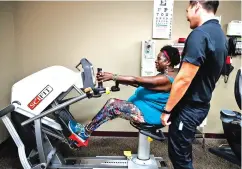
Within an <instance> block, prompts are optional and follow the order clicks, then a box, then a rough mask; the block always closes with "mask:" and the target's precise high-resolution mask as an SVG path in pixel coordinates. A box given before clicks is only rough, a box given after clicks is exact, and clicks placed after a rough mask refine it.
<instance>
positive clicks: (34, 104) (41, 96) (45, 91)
mask: <svg viewBox="0 0 242 169" xmlns="http://www.w3.org/2000/svg"><path fill="white" fill-rule="evenodd" d="M52 91H53V88H52V87H51V86H50V85H47V86H46V87H45V88H44V89H43V90H42V91H41V92H40V93H39V94H38V95H37V96H36V97H35V98H34V99H33V100H32V101H31V102H30V103H29V104H28V107H29V108H30V109H31V110H33V109H35V107H37V106H38V104H40V102H41V101H42V100H44V99H45V98H46V97H47V96H48V95H49V94H50V93H51V92H52Z"/></svg>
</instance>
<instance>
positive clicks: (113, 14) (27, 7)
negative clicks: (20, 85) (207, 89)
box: [0, 1, 241, 133]
mask: <svg viewBox="0 0 242 169" xmlns="http://www.w3.org/2000/svg"><path fill="white" fill-rule="evenodd" d="M220 3H221V4H220V7H219V10H218V15H222V27H223V29H224V30H225V31H226V25H227V23H228V22H229V21H231V20H234V19H241V10H240V6H241V2H238V1H229V2H228V1H221V2H220ZM187 4H188V2H185V1H175V6H174V15H173V16H174V18H173V34H172V40H157V41H156V42H157V43H156V44H157V45H156V52H157V53H158V51H159V49H160V48H161V47H162V46H163V45H165V44H169V43H171V42H174V41H176V40H177V39H178V38H179V37H187V35H188V34H189V33H190V31H191V30H190V29H189V24H188V22H187V21H186V19H185V16H186V7H187ZM14 5H15V7H16V8H15V10H14V37H12V39H14V38H15V44H16V46H15V48H13V49H14V50H15V51H16V55H14V57H10V56H12V53H11V50H9V52H10V53H11V54H9V57H8V58H5V60H4V65H7V68H8V69H9V71H8V72H10V75H11V73H12V71H13V70H12V69H11V70H10V66H9V61H10V60H16V63H18V69H17V73H16V78H15V81H17V80H20V79H21V78H23V77H25V76H27V75H29V74H32V73H33V72H35V71H38V70H40V69H43V68H45V67H47V66H51V65H56V64H59V65H63V66H66V67H68V68H71V69H73V70H74V67H75V65H76V64H77V63H78V62H79V60H80V59H81V58H82V57H86V58H88V59H89V60H90V61H91V62H92V63H93V64H94V66H95V68H97V67H102V68H103V70H104V71H110V72H115V73H119V74H129V75H137V76H138V75H140V57H141V41H142V40H147V39H151V37H152V16H153V13H152V12H153V1H115V2H114V1H105V2H104V1H103V2H101V1H95V2H93V1H90V2H83V1H79V2H14ZM10 15H11V14H10V13H9V17H10ZM11 16H12V15H11ZM10 18H11V17H10ZM7 23H8V24H9V25H10V26H9V27H10V28H12V29H5V31H9V30H13V23H12V19H10V20H8V22H7ZM5 26H6V25H5ZM10 32H11V31H10ZM5 36H6V35H5ZM10 37H11V36H10ZM7 38H9V36H7V37H5V38H4V40H2V42H5V41H6V39H7ZM0 41H1V40H0ZM11 42H13V41H11ZM8 43H10V42H8ZM5 45H6V44H5ZM9 46H12V45H9ZM2 63H3V62H2ZM234 63H235V70H234V72H233V73H232V75H231V79H230V81H229V83H227V84H224V83H223V82H222V81H220V82H219V83H218V85H217V89H216V91H215V92H214V95H213V99H212V105H211V111H210V113H209V117H208V125H207V126H206V129H205V132H209V133H222V132H223V131H222V126H221V122H220V119H219V115H220V114H219V111H220V109H221V108H229V109H233V110H237V109H238V108H237V105H236V103H235V100H234V99H233V98H234V96H233V84H234V76H235V73H236V70H237V69H238V67H239V66H240V64H239V63H240V59H239V58H237V59H234ZM15 70H16V69H15ZM9 77H14V76H13V74H12V76H9ZM221 80H223V79H221ZM10 81H11V80H10ZM10 81H9V83H10ZM7 84H8V83H7ZM7 84H4V85H6V86H8V85H7ZM107 85H112V83H107ZM8 88H9V86H8ZM121 89H122V91H121V92H118V93H113V94H111V95H109V96H105V97H102V98H99V99H91V100H85V101H82V102H80V103H77V104H75V105H74V106H73V107H72V108H71V110H72V112H73V114H74V116H75V118H76V119H78V120H79V121H80V122H83V123H85V122H88V121H89V120H91V118H92V117H93V116H94V115H95V114H96V113H97V112H98V111H99V110H100V108H101V107H102V106H103V105H104V103H105V102H106V100H107V99H108V98H110V97H117V98H120V99H127V98H128V97H129V96H130V95H131V94H132V92H133V91H134V90H133V88H130V87H122V88H121ZM7 90H8V89H7ZM6 95H7V93H6ZM4 99H5V101H7V100H6V97H4ZM98 130H107V131H136V130H135V129H134V128H133V127H131V126H130V125H129V122H127V121H125V120H121V119H118V120H113V121H111V122H109V123H106V124H104V125H103V126H101V127H100V128H99V129H98Z"/></svg>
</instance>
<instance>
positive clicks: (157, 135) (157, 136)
mask: <svg viewBox="0 0 242 169" xmlns="http://www.w3.org/2000/svg"><path fill="white" fill-rule="evenodd" d="M140 133H141V134H144V135H146V136H149V137H151V138H153V139H155V140H158V141H164V140H166V137H165V135H164V134H163V132H162V131H160V130H159V132H156V133H151V132H149V131H144V130H140Z"/></svg>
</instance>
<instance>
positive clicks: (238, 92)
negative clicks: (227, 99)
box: [234, 69, 242, 110]
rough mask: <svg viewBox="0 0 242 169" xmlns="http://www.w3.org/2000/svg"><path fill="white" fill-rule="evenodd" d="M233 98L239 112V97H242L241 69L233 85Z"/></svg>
mask: <svg viewBox="0 0 242 169" xmlns="http://www.w3.org/2000/svg"><path fill="white" fill-rule="evenodd" d="M234 96H235V100H236V102H237V104H238V106H239V108H240V110H241V97H242V76H241V69H239V70H238V72H237V74H236V78H235V83H234Z"/></svg>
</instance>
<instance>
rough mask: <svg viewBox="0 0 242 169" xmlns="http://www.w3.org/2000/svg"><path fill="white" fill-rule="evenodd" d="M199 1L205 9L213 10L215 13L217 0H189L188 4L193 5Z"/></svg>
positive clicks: (217, 4)
mask: <svg viewBox="0 0 242 169" xmlns="http://www.w3.org/2000/svg"><path fill="white" fill-rule="evenodd" d="M198 2H199V3H200V4H201V5H202V7H203V8H204V9H206V10H207V11H213V13H214V14H216V12H217V9H218V6H219V1H218V0H212V1H207V0H197V1H195V0H191V1H190V5H192V6H193V5H195V4H196V3H198Z"/></svg>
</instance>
